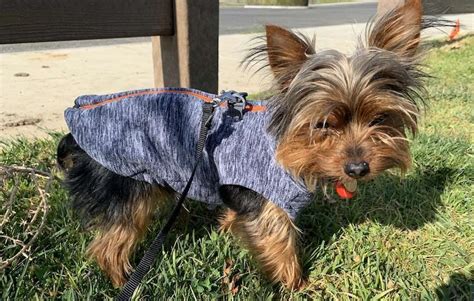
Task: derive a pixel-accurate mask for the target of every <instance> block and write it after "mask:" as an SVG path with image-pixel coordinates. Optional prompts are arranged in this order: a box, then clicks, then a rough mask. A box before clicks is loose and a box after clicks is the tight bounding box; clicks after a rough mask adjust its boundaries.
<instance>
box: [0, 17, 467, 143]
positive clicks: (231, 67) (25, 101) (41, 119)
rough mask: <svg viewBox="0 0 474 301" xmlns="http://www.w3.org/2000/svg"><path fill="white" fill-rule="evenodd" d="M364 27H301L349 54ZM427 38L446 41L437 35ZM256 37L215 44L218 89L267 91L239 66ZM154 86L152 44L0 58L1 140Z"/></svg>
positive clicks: (34, 133)
mask: <svg viewBox="0 0 474 301" xmlns="http://www.w3.org/2000/svg"><path fill="white" fill-rule="evenodd" d="M446 18H447V19H451V20H455V19H456V18H460V20H461V23H462V24H463V26H464V28H463V31H462V32H463V33H467V32H472V31H474V14H464V15H451V16H446ZM364 28H365V24H362V23H355V24H344V25H336V26H322V27H318V28H305V29H301V30H300V31H301V32H303V33H305V34H310V35H313V34H316V36H317V42H316V43H317V48H318V49H321V48H335V49H338V50H340V51H343V52H350V51H351V49H353V47H354V45H355V41H356V37H357V35H358V34H360V33H362V32H363V30H364ZM427 35H428V36H429V37H434V36H440V35H441V36H443V35H444V36H446V33H443V32H440V31H431V32H429V33H427ZM253 37H255V34H235V35H223V36H220V39H219V53H220V56H219V64H220V67H219V70H220V72H219V86H220V89H234V90H239V91H247V92H250V93H256V92H260V91H264V90H266V89H268V87H269V86H270V82H271V76H265V73H261V74H258V75H253V76H252V72H249V71H245V70H242V69H241V68H239V62H240V60H241V59H242V57H243V56H244V54H245V51H244V50H245V49H246V48H248V47H249V40H251V39H252V38H253ZM152 86H153V70H152V61H151V43H150V42H142V43H132V44H118V45H106V46H97V47H83V48H68V49H55V50H42V51H29V52H17V53H3V54H0V140H4V139H9V138H12V137H15V136H17V135H24V136H27V137H38V136H40V137H41V136H45V135H46V133H47V131H48V130H62V131H66V127H65V124H64V121H63V111H64V109H65V108H66V107H68V106H71V105H72V103H73V101H74V99H75V97H77V96H78V95H82V94H102V93H111V92H118V91H124V90H130V89H140V88H147V87H152Z"/></svg>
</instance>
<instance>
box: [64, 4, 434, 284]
mask: <svg viewBox="0 0 474 301" xmlns="http://www.w3.org/2000/svg"><path fill="white" fill-rule="evenodd" d="M425 25H427V23H424V22H423V21H422V18H421V2H420V1H419V0H407V1H406V4H405V5H404V6H402V7H399V8H397V9H395V10H392V11H390V12H388V13H387V14H385V15H383V16H380V17H378V18H377V19H376V20H375V21H374V22H373V23H372V25H371V26H370V27H369V29H368V31H367V36H366V37H365V38H363V39H361V42H360V43H359V46H358V47H357V49H356V51H355V52H354V53H353V54H352V55H351V56H346V55H344V54H342V53H340V52H338V51H335V50H327V51H321V52H317V51H316V50H315V47H314V45H313V42H311V41H310V40H309V39H307V38H305V37H303V36H301V35H298V34H295V33H293V32H290V31H287V30H285V29H283V28H280V27H277V26H267V27H266V36H265V37H264V39H263V41H264V43H263V44H262V45H261V46H257V47H256V48H254V49H253V50H252V51H251V52H250V54H249V56H248V59H247V63H248V64H250V65H252V64H253V63H255V62H257V63H258V62H262V61H263V62H267V63H268V66H269V67H270V69H271V70H272V72H273V75H274V77H275V86H274V89H273V94H274V96H273V98H272V99H271V101H270V105H269V110H270V111H271V113H272V119H271V121H270V124H269V125H268V131H269V132H270V133H271V134H273V135H274V136H275V137H276V139H277V141H278V145H277V150H276V158H277V160H278V162H279V163H280V164H281V165H282V166H283V167H284V168H285V169H287V170H288V171H289V172H290V173H291V174H293V175H294V176H295V177H296V178H299V179H303V181H304V182H305V184H306V186H307V188H308V189H309V190H313V189H314V188H315V187H316V184H317V183H326V184H327V183H330V182H331V181H333V180H336V179H345V178H349V177H354V176H350V175H348V174H347V172H346V170H345V169H346V168H347V165H348V164H350V163H351V162H365V163H366V164H367V170H366V174H364V175H362V176H357V178H358V179H360V180H366V179H371V178H373V177H375V176H377V175H378V174H380V173H381V172H383V171H385V170H387V169H390V168H399V169H401V170H402V171H405V170H406V169H408V168H409V167H410V162H411V159H410V152H409V144H408V139H407V134H409V133H412V134H414V133H416V131H417V125H418V121H419V115H420V111H421V108H420V106H421V105H422V101H421V98H420V93H421V92H423V79H424V77H425V76H426V75H425V73H423V71H421V70H420V67H419V51H418V48H419V44H420V31H421V30H422V28H423V27H426V26H425ZM58 162H59V164H60V165H61V166H62V167H63V168H64V170H65V171H66V181H65V183H66V186H67V188H68V190H69V192H70V195H71V198H72V201H73V208H74V209H75V210H76V211H77V212H78V213H79V214H80V216H81V217H82V219H83V221H84V223H85V225H87V226H89V227H91V228H92V229H94V231H95V232H96V238H95V239H94V241H93V242H92V243H91V245H90V247H89V254H90V255H91V256H92V257H93V258H94V259H95V260H97V262H98V263H99V265H100V266H101V268H102V269H103V270H104V271H105V272H106V273H107V274H108V275H109V276H110V278H111V279H112V282H113V283H114V284H115V285H116V286H120V285H122V284H123V283H124V281H125V280H126V277H127V275H128V273H129V272H130V270H131V267H130V264H129V261H128V260H129V259H128V258H129V256H130V254H131V253H132V252H133V249H134V248H135V246H136V245H137V243H138V242H139V240H140V239H141V238H142V237H143V235H144V233H145V232H146V229H147V227H148V225H149V223H150V222H151V219H150V217H151V216H152V215H153V213H154V211H155V210H156V209H157V208H158V209H159V208H162V206H166V204H167V203H168V201H167V200H168V199H169V198H170V197H172V195H173V194H174V192H173V191H170V190H169V189H168V188H166V187H157V186H152V185H151V184H147V183H143V182H139V181H136V180H133V179H131V178H126V177H123V176H120V175H117V174H114V173H112V172H110V171H108V170H106V169H105V168H103V167H102V166H100V165H99V164H98V163H97V162H95V161H94V160H93V159H91V158H90V157H89V156H88V155H87V154H86V153H85V152H84V151H82V150H81V149H80V147H79V146H78V145H77V144H76V143H75V141H74V139H73V138H72V136H70V135H68V136H66V137H65V138H64V139H63V141H62V142H61V144H60V146H59V148H58ZM220 193H221V196H222V199H223V200H224V202H225V204H226V205H227V207H228V209H226V211H225V213H224V215H223V217H222V218H221V228H222V230H225V231H230V232H231V233H233V234H234V235H236V236H237V237H238V238H239V239H240V240H241V241H242V243H243V244H244V245H245V246H246V247H247V248H249V249H250V250H251V253H252V254H253V256H254V257H255V259H256V260H257V261H258V263H259V265H260V267H261V269H262V270H263V271H264V272H265V273H266V274H267V275H268V277H269V278H270V280H272V281H274V282H280V283H282V284H284V285H285V286H286V287H288V288H290V289H297V288H300V287H302V286H303V285H304V280H303V276H302V268H301V265H300V262H299V259H298V258H299V251H298V233H299V231H298V228H297V227H296V226H295V224H294V223H293V222H292V221H291V220H290V219H289V217H288V215H287V214H286V213H285V212H284V211H283V210H282V209H280V208H279V207H277V206H275V205H274V204H273V203H272V202H270V201H268V200H266V199H264V198H263V197H262V196H261V195H259V194H257V193H256V192H254V191H251V190H248V189H246V188H244V187H239V186H223V187H221V189H220Z"/></svg>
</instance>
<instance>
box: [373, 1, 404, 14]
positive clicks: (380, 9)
mask: <svg viewBox="0 0 474 301" xmlns="http://www.w3.org/2000/svg"><path fill="white" fill-rule="evenodd" d="M403 3H405V1H404V0H379V3H378V5H377V14H379V15H380V14H383V13H385V12H387V11H389V10H392V9H394V8H395V7H397V6H401V5H402V4H403Z"/></svg>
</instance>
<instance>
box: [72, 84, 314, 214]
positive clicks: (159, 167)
mask: <svg viewBox="0 0 474 301" xmlns="http://www.w3.org/2000/svg"><path fill="white" fill-rule="evenodd" d="M215 97H217V95H213V94H209V93H205V92H201V91H198V90H192V89H184V88H164V89H151V90H138V91H131V92H123V93H117V94H109V95H86V96H81V97H79V98H77V99H76V101H75V105H74V107H72V108H68V109H67V110H66V111H65V119H66V123H67V125H68V127H69V130H70V131H71V134H72V135H73V137H74V139H75V140H76V142H77V143H78V144H79V146H80V147H81V148H82V149H83V150H84V151H85V152H86V153H87V154H88V155H89V156H90V157H91V158H93V159H94V160H95V161H97V162H98V163H100V164H101V165H102V166H104V167H105V168H107V169H108V170H110V171H112V172H114V173H117V174H119V175H122V176H127V177H132V178H134V179H136V180H140V181H145V182H148V183H151V184H159V185H162V186H167V187H171V188H172V189H173V190H175V191H177V192H181V191H182V190H183V189H184V187H185V186H186V183H187V181H188V179H189V176H190V175H191V171H192V168H193V165H194V163H195V160H196V145H197V142H198V139H199V130H200V125H201V115H202V106H203V102H211V101H212V100H213V99H214V98H215ZM247 103H248V105H247V106H246V108H245V110H244V114H243V118H242V120H240V121H236V120H235V117H232V116H230V114H228V111H229V109H228V107H227V106H225V104H223V105H220V106H218V107H217V108H216V109H215V113H214V118H213V121H212V125H211V128H210V129H209V133H208V138H207V140H206V145H205V148H204V153H203V157H202V158H203V159H202V162H201V163H200V164H199V166H198V169H197V171H196V175H195V178H194V181H193V183H192V185H191V189H190V190H189V194H188V197H189V198H191V199H195V200H198V201H201V202H204V203H207V204H210V205H220V204H222V203H223V202H222V199H221V197H220V195H219V192H218V190H219V186H221V185H240V186H243V187H246V188H248V189H251V190H253V191H255V192H257V193H259V194H261V195H263V196H264V197H265V198H266V199H268V200H270V201H271V202H273V203H274V204H276V205H277V206H279V207H280V208H282V209H283V210H285V211H286V212H287V213H288V215H289V217H290V218H291V219H294V218H295V217H296V215H297V213H298V212H299V210H300V209H302V208H303V207H304V206H305V205H307V204H308V203H309V201H310V200H311V198H312V195H311V193H309V192H308V191H307V189H306V188H305V187H304V185H303V184H301V183H300V182H299V181H296V180H295V179H293V178H292V177H291V175H289V174H288V173H287V172H286V171H285V170H284V169H283V168H282V167H281V166H280V165H279V164H278V163H277V162H276V160H275V146H276V143H275V140H274V138H273V137H272V136H271V135H269V134H268V133H267V131H266V126H267V120H268V119H269V116H270V114H269V112H268V111H266V110H265V106H264V103H263V102H258V101H249V102H247Z"/></svg>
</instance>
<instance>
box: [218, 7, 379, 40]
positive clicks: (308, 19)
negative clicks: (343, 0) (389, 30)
mask: <svg viewBox="0 0 474 301" xmlns="http://www.w3.org/2000/svg"><path fill="white" fill-rule="evenodd" d="M376 9H377V3H375V2H368V3H350V4H344V5H341V4H339V5H320V6H312V7H310V8H308V9H262V8H259V9H249V8H227V9H221V11H220V29H219V32H220V34H229V33H245V32H255V31H259V30H261V28H262V25H263V24H266V23H272V24H277V25H282V26H285V27H289V28H303V27H316V26H327V25H338V24H347V23H363V22H367V20H369V19H370V17H371V16H372V15H373V14H375V11H376Z"/></svg>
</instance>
